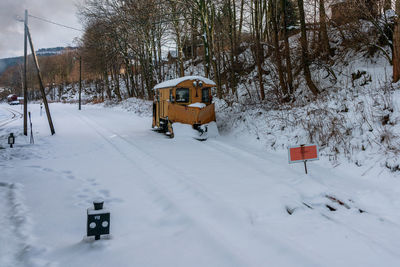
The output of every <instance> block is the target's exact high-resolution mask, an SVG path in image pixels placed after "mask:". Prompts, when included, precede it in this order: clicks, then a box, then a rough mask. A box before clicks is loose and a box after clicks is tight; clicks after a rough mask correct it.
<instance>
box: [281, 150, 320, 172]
mask: <svg viewBox="0 0 400 267" xmlns="http://www.w3.org/2000/svg"><path fill="white" fill-rule="evenodd" d="M318 152H319V150H318V145H315V144H309V145H300V146H290V147H289V148H288V156H289V164H290V163H297V162H304V170H305V172H306V174H308V172H307V161H313V160H319V156H318Z"/></svg>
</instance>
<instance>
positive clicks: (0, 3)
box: [0, 0, 84, 58]
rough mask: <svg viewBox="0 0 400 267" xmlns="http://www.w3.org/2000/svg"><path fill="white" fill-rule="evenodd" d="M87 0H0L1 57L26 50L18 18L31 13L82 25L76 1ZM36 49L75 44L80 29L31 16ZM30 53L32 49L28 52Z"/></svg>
mask: <svg viewBox="0 0 400 267" xmlns="http://www.w3.org/2000/svg"><path fill="white" fill-rule="evenodd" d="M83 1H84V0H0V58H5V57H14V56H22V55H23V53H24V27H23V23H22V22H18V21H17V20H16V19H15V18H16V17H17V16H19V17H20V18H23V17H24V11H25V9H27V10H28V13H29V14H31V15H33V16H37V17H42V18H45V19H47V20H51V21H54V22H57V23H60V24H64V25H68V26H71V27H73V28H78V29H81V28H82V25H81V24H80V22H79V20H78V18H77V15H76V11H77V7H76V4H77V3H82V2H83ZM28 25H29V29H30V32H31V35H32V40H33V44H34V46H35V50H38V49H39V48H48V47H56V46H68V45H73V39H74V38H75V37H80V36H81V34H82V33H81V32H79V31H75V30H71V29H67V28H63V27H60V26H56V25H53V24H49V23H46V22H43V21H40V20H37V19H35V18H32V17H29V18H28ZM29 53H30V52H29Z"/></svg>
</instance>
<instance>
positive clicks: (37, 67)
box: [26, 27, 56, 135]
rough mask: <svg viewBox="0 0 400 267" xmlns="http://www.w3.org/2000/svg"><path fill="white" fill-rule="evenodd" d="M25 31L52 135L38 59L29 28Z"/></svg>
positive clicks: (52, 129)
mask: <svg viewBox="0 0 400 267" xmlns="http://www.w3.org/2000/svg"><path fill="white" fill-rule="evenodd" d="M26 31H27V34H28V38H29V44H30V46H31V51H32V55H33V61H34V63H35V67H36V70H37V75H38V79H39V85H40V91H41V92H42V97H43V103H44V107H45V109H46V115H47V120H48V121H49V126H50V131H51V134H52V135H53V134H55V133H56V132H55V131H54V126H53V121H52V120H51V115H50V109H49V104H48V103H47V97H46V92H45V91H44V85H43V79H42V74H41V73H40V68H39V62H38V59H37V56H36V52H35V49H34V48H33V42H32V37H31V34H30V32H29V28H28V27H26Z"/></svg>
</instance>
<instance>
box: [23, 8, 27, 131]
mask: <svg viewBox="0 0 400 267" xmlns="http://www.w3.org/2000/svg"><path fill="white" fill-rule="evenodd" d="M27 27H28V10H25V21H24V135H26V136H27V135H28V118H27V117H28V116H27V113H28V86H27V82H26V68H27V63H28V62H27V56H28V55H27V50H28V45H27V38H28V36H27V35H28V33H27Z"/></svg>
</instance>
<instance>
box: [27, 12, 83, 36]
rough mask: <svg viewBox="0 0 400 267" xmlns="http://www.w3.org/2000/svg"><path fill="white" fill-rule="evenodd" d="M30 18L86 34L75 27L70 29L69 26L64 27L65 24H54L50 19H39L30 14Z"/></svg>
mask: <svg viewBox="0 0 400 267" xmlns="http://www.w3.org/2000/svg"><path fill="white" fill-rule="evenodd" d="M28 16H29V17H32V18H35V19H38V20H41V21H44V22H47V23H51V24H54V25H57V26H61V27H64V28H67V29H71V30H75V31H80V32H84V31H83V30H81V29H77V28H73V27H70V26H67V25H63V24H60V23H57V22H54V21H51V20H48V19H44V18H39V17H36V16H33V15H30V14H29V15H28Z"/></svg>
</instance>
